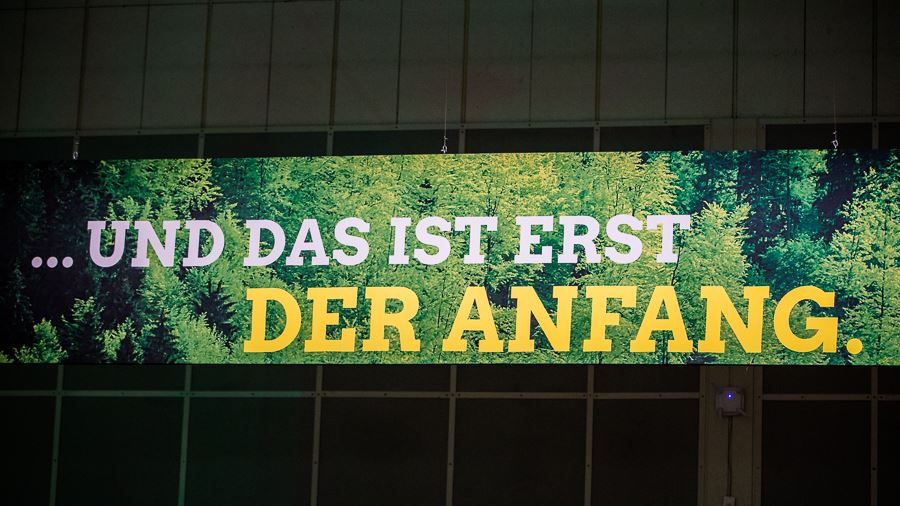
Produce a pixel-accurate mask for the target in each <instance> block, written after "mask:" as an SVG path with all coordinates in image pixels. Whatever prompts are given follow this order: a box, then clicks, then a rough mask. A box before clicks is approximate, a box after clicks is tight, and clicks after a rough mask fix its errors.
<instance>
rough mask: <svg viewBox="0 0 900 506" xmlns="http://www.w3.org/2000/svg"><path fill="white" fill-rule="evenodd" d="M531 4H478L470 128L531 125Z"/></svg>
mask: <svg viewBox="0 0 900 506" xmlns="http://www.w3.org/2000/svg"><path fill="white" fill-rule="evenodd" d="M530 42H531V2H522V1H518V0H496V1H491V2H472V3H471V6H470V11H469V61H468V82H467V91H466V113H465V114H466V122H498V121H527V120H528V105H529V94H530V90H529V78H530V69H531V63H530V62H531V43H530Z"/></svg>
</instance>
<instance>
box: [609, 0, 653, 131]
mask: <svg viewBox="0 0 900 506" xmlns="http://www.w3.org/2000/svg"><path fill="white" fill-rule="evenodd" d="M600 19H601V21H600V33H601V50H600V118H601V119H607V120H611V119H649V118H654V119H656V118H663V117H665V79H666V0H604V2H603V11H602V12H601V18H600Z"/></svg>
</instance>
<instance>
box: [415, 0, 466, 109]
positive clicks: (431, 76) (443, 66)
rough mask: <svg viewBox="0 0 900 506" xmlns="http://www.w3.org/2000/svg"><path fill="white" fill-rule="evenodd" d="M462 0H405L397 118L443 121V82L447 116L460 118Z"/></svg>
mask: <svg viewBox="0 0 900 506" xmlns="http://www.w3.org/2000/svg"><path fill="white" fill-rule="evenodd" d="M463 5H464V3H463V0H419V1H414V2H408V1H407V2H404V3H403V34H402V37H403V40H402V44H403V47H402V51H401V53H400V90H399V97H400V104H399V121H400V124H415V123H442V122H443V121H444V97H445V93H444V91H445V87H446V98H447V121H448V122H450V123H457V122H459V119H460V114H459V102H460V94H461V91H462V90H461V82H462V53H463Z"/></svg>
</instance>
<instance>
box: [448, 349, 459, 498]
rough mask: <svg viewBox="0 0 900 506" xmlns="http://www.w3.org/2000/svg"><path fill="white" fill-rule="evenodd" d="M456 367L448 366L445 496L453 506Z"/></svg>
mask: <svg viewBox="0 0 900 506" xmlns="http://www.w3.org/2000/svg"><path fill="white" fill-rule="evenodd" d="M456 398H457V393H456V366H455V365H451V366H450V401H449V402H450V407H449V410H448V416H447V419H448V420H447V495H446V499H447V501H446V504H447V506H452V504H453V460H454V453H455V449H456Z"/></svg>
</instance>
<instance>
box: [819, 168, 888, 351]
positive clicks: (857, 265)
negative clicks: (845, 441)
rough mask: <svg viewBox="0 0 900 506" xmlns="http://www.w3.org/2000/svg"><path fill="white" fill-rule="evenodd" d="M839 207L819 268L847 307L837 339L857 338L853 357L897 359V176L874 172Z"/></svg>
mask: <svg viewBox="0 0 900 506" xmlns="http://www.w3.org/2000/svg"><path fill="white" fill-rule="evenodd" d="M866 181H867V184H866V185H865V186H863V187H861V188H859V189H857V191H856V192H855V193H854V198H853V200H851V201H850V202H849V203H848V204H847V205H846V206H845V207H844V210H843V211H842V214H843V216H844V218H843V219H844V220H845V223H844V226H843V227H842V228H841V229H840V230H839V231H838V232H836V233H835V234H834V236H833V238H832V241H831V252H830V253H829V255H828V257H827V258H826V259H825V263H824V266H823V269H824V271H825V273H826V279H827V280H829V281H830V282H831V285H832V289H833V290H835V291H836V292H837V293H838V294H839V296H840V298H839V300H838V306H839V307H844V308H846V311H845V312H844V315H843V317H844V319H843V321H842V322H841V326H840V330H841V343H842V344H843V343H846V340H847V339H851V338H856V339H860V340H861V341H862V343H863V352H862V353H861V354H860V355H858V356H857V357H855V359H854V360H856V361H860V362H863V363H867V364H874V363H880V364H900V333H898V332H900V331H898V329H900V228H898V226H897V220H898V217H900V180H898V179H896V178H889V179H886V178H883V177H882V175H880V174H878V173H876V172H874V171H872V172H870V173H869V174H868V175H867V176H866Z"/></svg>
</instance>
